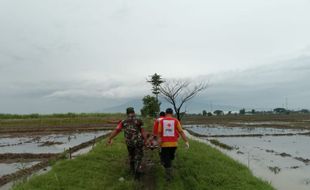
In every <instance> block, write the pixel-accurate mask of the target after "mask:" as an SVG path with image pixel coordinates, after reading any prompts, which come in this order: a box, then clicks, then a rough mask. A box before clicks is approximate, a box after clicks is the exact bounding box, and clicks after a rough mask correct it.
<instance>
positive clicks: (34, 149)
mask: <svg viewBox="0 0 310 190" xmlns="http://www.w3.org/2000/svg"><path fill="white" fill-rule="evenodd" d="M107 133H108V131H97V132H87V133H74V134H68V135H63V134H53V135H45V136H36V137H29V138H28V137H21V138H20V137H16V138H15V137H14V138H9V137H4V138H0V154H3V153H33V154H37V153H60V152H63V151H64V150H65V149H68V148H69V147H73V146H77V145H79V144H81V143H83V142H86V141H89V140H92V139H94V138H96V137H99V136H102V135H105V134H107ZM46 144H50V145H46Z"/></svg>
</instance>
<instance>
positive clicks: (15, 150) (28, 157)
mask: <svg viewBox="0 0 310 190" xmlns="http://www.w3.org/2000/svg"><path fill="white" fill-rule="evenodd" d="M109 132H110V131H93V132H72V133H66V134H49V135H46V134H45V135H42V134H41V135H33V134H31V135H29V134H18V135H14V136H11V135H0V189H1V185H4V184H6V183H8V182H10V181H12V180H13V179H17V176H22V175H21V174H19V172H21V171H22V170H26V172H27V173H29V174H31V173H32V172H33V171H36V170H37V169H42V168H44V167H46V166H47V164H48V162H47V161H48V160H49V159H53V158H54V159H55V158H57V156H60V155H61V153H63V152H64V151H67V150H68V149H70V150H71V149H72V150H71V151H70V158H74V157H77V156H79V155H81V154H85V153H87V152H89V151H90V150H91V149H92V145H93V143H95V139H97V138H101V137H104V136H105V135H107V134H108V133H109ZM71 152H72V153H71ZM26 172H25V173H26ZM21 173H23V172H21Z"/></svg>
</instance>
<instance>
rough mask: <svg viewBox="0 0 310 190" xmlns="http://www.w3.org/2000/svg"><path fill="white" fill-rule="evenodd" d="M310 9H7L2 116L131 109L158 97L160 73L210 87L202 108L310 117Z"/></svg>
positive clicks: (226, 4)
mask: <svg viewBox="0 0 310 190" xmlns="http://www.w3.org/2000/svg"><path fill="white" fill-rule="evenodd" d="M309 10H310V1H309V0H235V1H231V0H217V1H208V0H201V1H200V0H195V1H188V0H187V1H185V0H156V1H155V0H113V1H108V0H87V1H85V0H27V1H24V0H0V88H1V91H0V113H33V112H39V113H53V112H68V111H72V112H93V111H100V110H104V109H107V108H110V107H115V106H119V105H123V104H126V103H127V102H130V101H132V100H139V99H141V98H142V97H143V96H144V95H146V94H149V93H150V92H149V88H150V86H149V85H148V84H146V82H145V80H146V78H147V77H148V76H149V75H151V74H153V73H155V72H157V73H159V74H161V75H162V76H163V77H164V78H191V79H192V80H194V81H198V80H207V81H209V84H210V87H209V88H208V89H207V90H206V91H205V92H204V93H203V94H201V95H200V96H199V97H197V99H196V101H193V104H195V102H197V100H199V101H203V102H204V103H205V105H209V104H210V103H212V104H217V105H228V106H236V107H246V108H264V109H270V108H273V107H277V106H283V105H284V104H285V102H286V100H288V106H289V107H290V108H292V109H298V108H310V101H309V97H310V88H309V89H308V87H309V76H310V37H309V34H310V24H309V23H310V11H309ZM203 105H204V104H203ZM197 109H198V108H197ZM199 109H200V108H199Z"/></svg>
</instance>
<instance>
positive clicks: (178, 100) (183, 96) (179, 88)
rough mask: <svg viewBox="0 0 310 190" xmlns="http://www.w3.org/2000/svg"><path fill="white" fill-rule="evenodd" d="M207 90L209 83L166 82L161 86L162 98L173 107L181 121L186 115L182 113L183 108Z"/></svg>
mask: <svg viewBox="0 0 310 190" xmlns="http://www.w3.org/2000/svg"><path fill="white" fill-rule="evenodd" d="M206 88H207V83H204V82H201V83H199V84H192V83H191V82H190V81H188V80H171V81H166V82H164V83H163V84H162V85H161V86H160V89H159V90H160V94H161V96H162V97H163V98H164V99H165V100H167V101H168V102H169V103H170V104H171V105H172V106H173V109H174V111H175V113H176V115H177V118H178V119H179V120H181V119H182V116H183V115H184V114H182V113H181V108H182V106H183V105H184V104H185V103H186V102H188V101H189V100H191V99H193V98H194V97H195V96H196V95H197V94H198V93H199V92H201V91H203V90H205V89H206Z"/></svg>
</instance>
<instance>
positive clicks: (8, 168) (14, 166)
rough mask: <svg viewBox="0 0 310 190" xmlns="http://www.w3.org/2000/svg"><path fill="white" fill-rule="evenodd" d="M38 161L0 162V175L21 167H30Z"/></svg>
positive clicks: (15, 170)
mask: <svg viewBox="0 0 310 190" xmlns="http://www.w3.org/2000/svg"><path fill="white" fill-rule="evenodd" d="M38 163H39V162H25V163H22V162H16V163H10V164H6V163H0V168H1V170H0V176H3V175H7V174H11V173H14V172H17V171H19V170H21V169H26V168H30V167H31V166H33V165H35V164H38Z"/></svg>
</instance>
